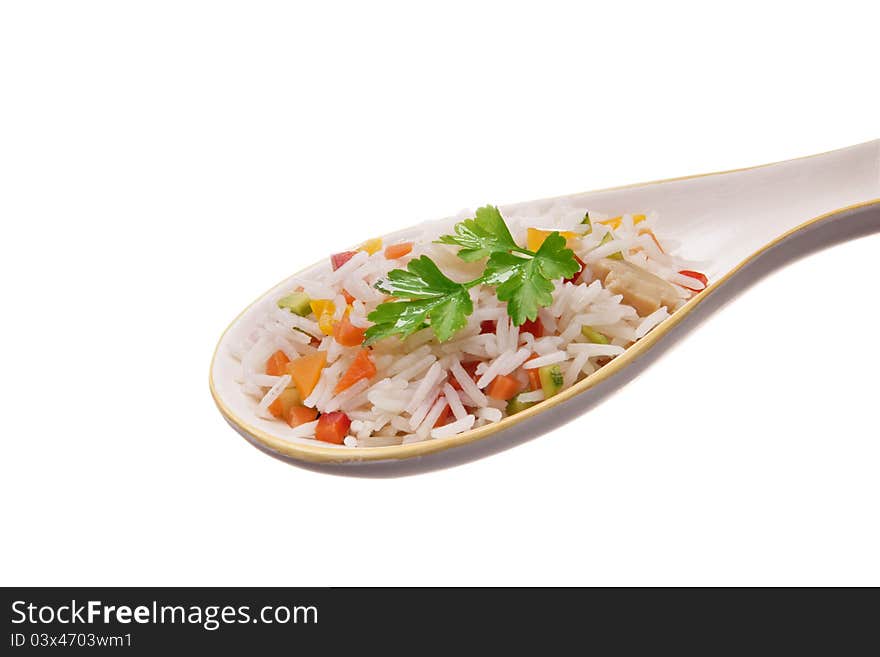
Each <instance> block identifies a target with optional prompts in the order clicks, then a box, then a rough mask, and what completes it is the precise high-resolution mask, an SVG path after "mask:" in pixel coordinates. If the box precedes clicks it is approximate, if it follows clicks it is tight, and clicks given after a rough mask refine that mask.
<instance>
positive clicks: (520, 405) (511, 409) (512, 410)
mask: <svg viewBox="0 0 880 657" xmlns="http://www.w3.org/2000/svg"><path fill="white" fill-rule="evenodd" d="M534 405H535V402H524V401H520V399H519V395H516V396H515V397H513V398H512V399H511V400H510V401H509V402H507V414H508V415H516V414H517V413H519V412H520V411H524V410H526V409H527V408H529V407H530V406H534Z"/></svg>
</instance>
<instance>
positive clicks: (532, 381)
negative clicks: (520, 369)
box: [526, 367, 541, 390]
mask: <svg viewBox="0 0 880 657" xmlns="http://www.w3.org/2000/svg"><path fill="white" fill-rule="evenodd" d="M526 372H528V374H529V388H531V389H532V390H540V389H541V373H540V372H539V371H538V368H537V367H535V368H533V369H530V370H526Z"/></svg>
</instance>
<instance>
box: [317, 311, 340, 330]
mask: <svg viewBox="0 0 880 657" xmlns="http://www.w3.org/2000/svg"><path fill="white" fill-rule="evenodd" d="M318 328H319V329H321V333H323V334H324V335H333V329H335V328H336V320H335V319H333V313H322V314H320V315H318Z"/></svg>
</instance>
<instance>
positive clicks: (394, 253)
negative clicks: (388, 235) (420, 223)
mask: <svg viewBox="0 0 880 657" xmlns="http://www.w3.org/2000/svg"><path fill="white" fill-rule="evenodd" d="M412 250H413V243H412V242H401V243H400V244H392V245H391V246H387V247H385V257H386V258H388V259H389V260H397V259H398V258H402V257H403V256H405V255H408V254H409V253H410V252H411V251H412Z"/></svg>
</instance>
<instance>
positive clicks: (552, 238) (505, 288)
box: [482, 232, 580, 326]
mask: <svg viewBox="0 0 880 657" xmlns="http://www.w3.org/2000/svg"><path fill="white" fill-rule="evenodd" d="M579 270H580V265H579V264H578V262H577V260H575V258H574V252H573V251H572V250H571V249H568V248H566V246H565V238H564V237H562V235H560V234H559V233H557V232H553V233H551V234H550V235H548V236H547V239H545V240H544V243H543V244H542V245H541V248H539V249H538V251H537V253H535V254H534V256H533V257H531V258H524V257H520V256H518V255H515V254H512V253H493V254H492V256H491V257H490V258H489V262H488V263H487V264H486V271H485V273H484V274H483V279H482V282H483V283H485V284H487V285H495V286H497V289H496V294H497V295H498V299H499V300H501V301H506V302H507V314H508V315H510V317H511V318H513V323H514V324H515V325H516V326H521V325H522V324H523V323H524V322H526V321H527V320H529V321H534V320H535V318H537V316H538V309H539V308H543V307H546V306H549V305H550V304H551V303H553V296H552V293H553V281H554V280H555V279H557V278H570V277H571V276H574V275H575V273H577V272H578V271H579Z"/></svg>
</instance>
